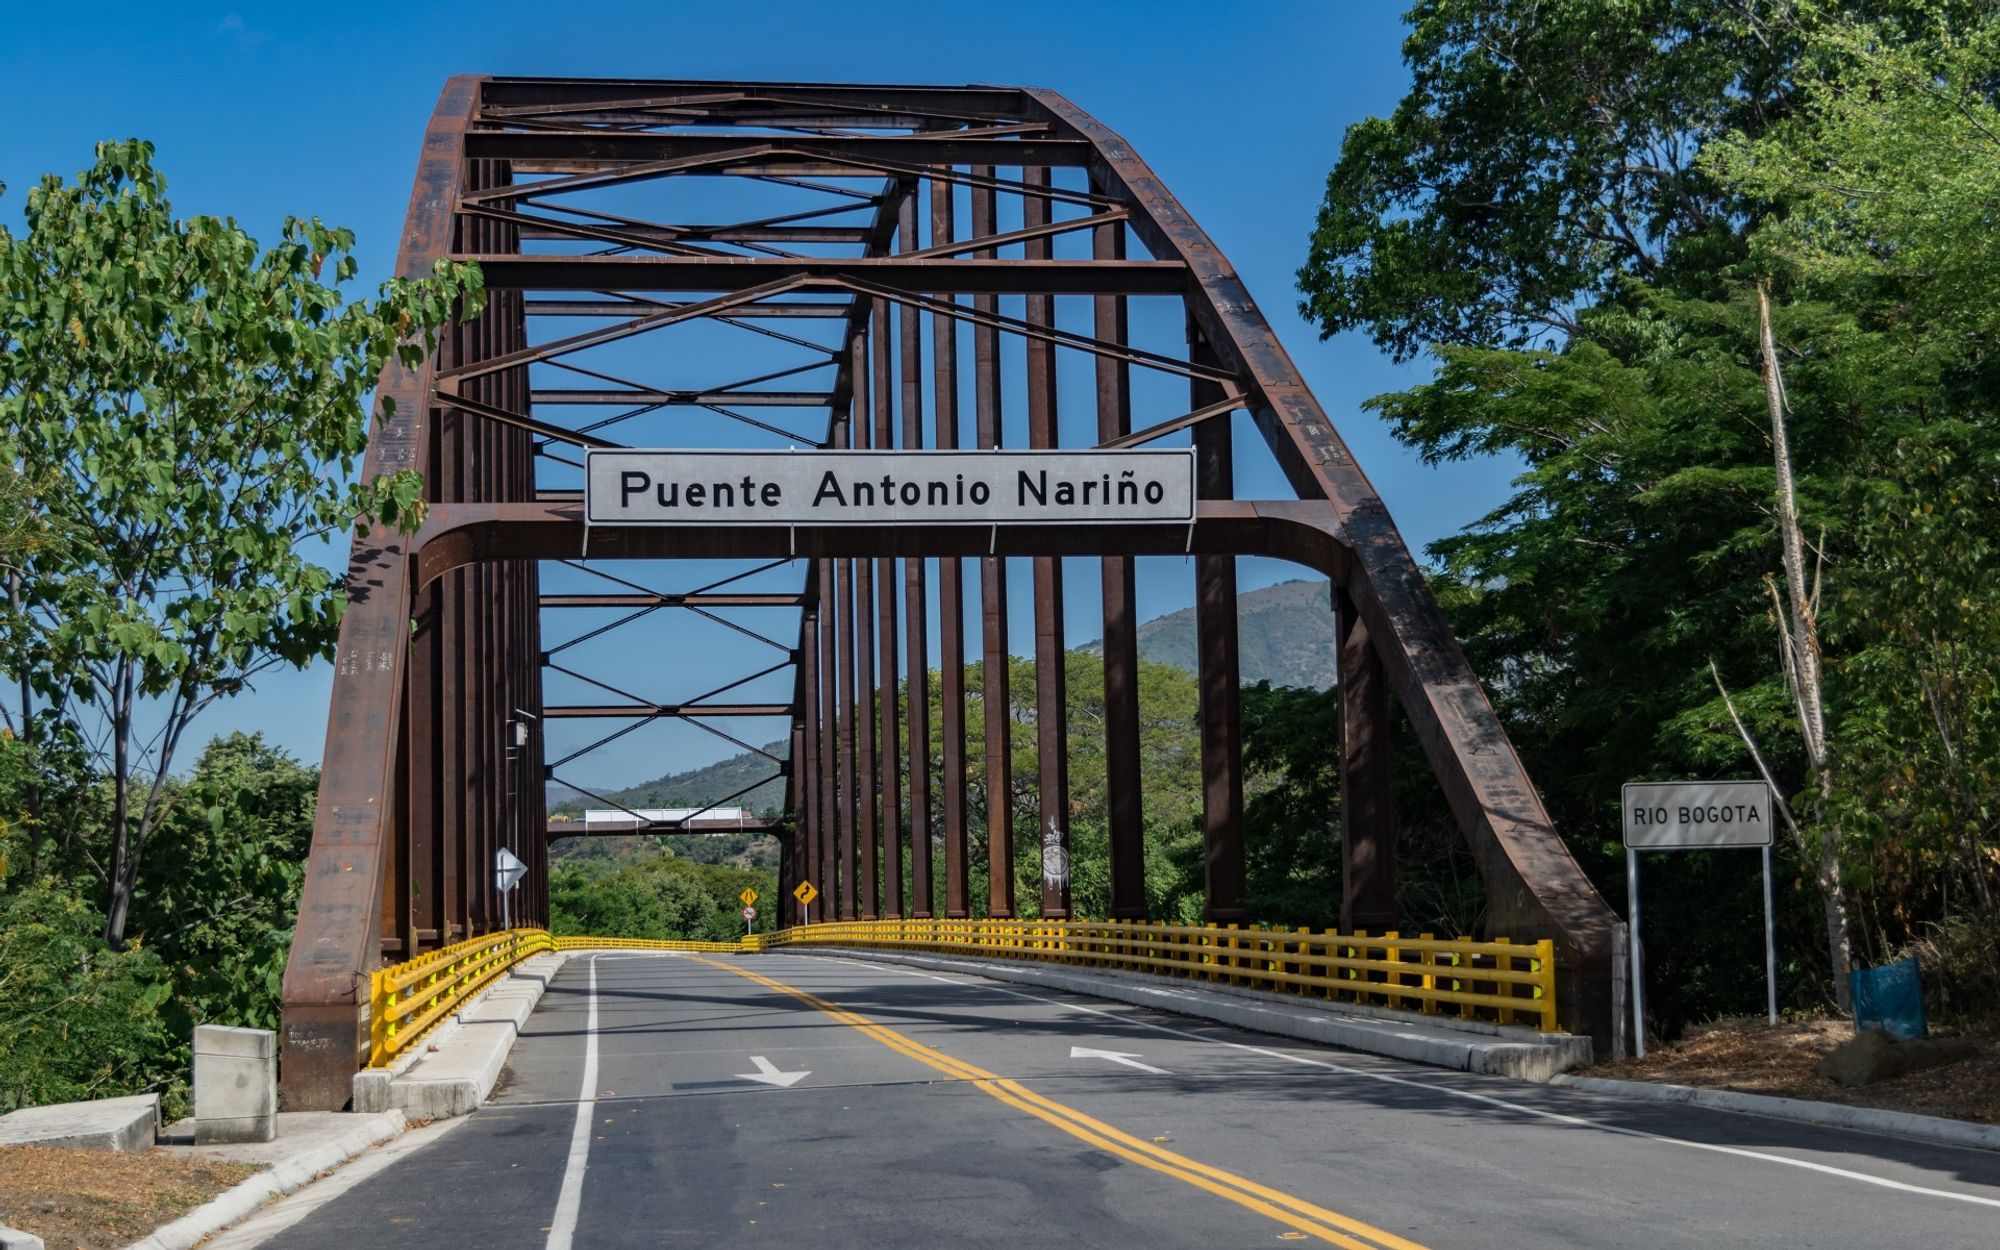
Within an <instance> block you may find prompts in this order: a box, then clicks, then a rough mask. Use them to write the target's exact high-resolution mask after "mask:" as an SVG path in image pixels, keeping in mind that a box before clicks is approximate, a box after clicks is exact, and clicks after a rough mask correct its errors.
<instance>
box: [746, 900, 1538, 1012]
mask: <svg viewBox="0 0 2000 1250" xmlns="http://www.w3.org/2000/svg"><path fill="white" fill-rule="evenodd" d="M786 946H853V947H863V948H867V947H878V948H893V949H897V950H922V951H933V952H936V953H938V954H945V955H986V956H997V957H1000V958H1004V959H1034V960H1042V961H1046V962H1051V963H1065V964H1074V965H1077V966H1080V967H1090V968H1110V969H1118V970H1122V971H1131V972H1150V973H1157V974H1164V975H1169V976H1179V977H1187V978H1193V979H1197V980H1205V981H1213V982H1216V983H1218V984H1226V985H1236V986H1244V987H1247V988H1251V989H1260V990H1270V991H1274V992H1278V993H1292V994H1302V995H1308V996H1311V997H1318V998H1326V999H1332V1000H1335V1001H1340V1002H1352V1003H1364V1004H1373V1005H1377V1006H1385V1007H1394V1008H1402V1009H1407V1010H1414V1011H1420V1012H1424V1013H1426V1014H1437V1013H1441V1012H1451V1013H1453V1014H1456V1015H1458V1016H1460V1017H1463V1018H1466V1019H1472V1018H1485V1019H1491V1020H1494V1021H1496V1022H1497V1023H1500V1024H1515V1023H1521V1024H1532V1025H1534V1026H1535V1027H1537V1028H1539V1029H1541V1030H1542V1031H1543V1032H1554V1031H1555V1029H1556V1001H1555V1000H1556V993H1555V963H1556V961H1555V943H1553V942H1551V941H1548V940H1546V939H1545V940H1543V941H1540V942H1536V943H1534V944H1532V945H1528V944H1519V945H1517V944H1515V943H1513V942H1510V941H1508V940H1507V939H1505V938H1495V939H1492V940H1489V941H1484V942H1479V941H1474V940H1472V939H1471V938H1437V937H1433V936H1432V935H1430V934H1428V933H1425V934H1420V935H1418V936H1416V937H1403V936H1401V935H1400V934H1396V933H1383V934H1378V935H1375V936H1370V935H1368V934H1366V933H1336V932H1333V931H1331V930H1327V931H1323V932H1320V933H1314V932H1312V931H1311V930H1310V929H1303V928H1301V929H1267V928H1251V929H1241V928H1238V927H1236V926H1235V925H1227V926H1221V925H1169V924H1152V923H1147V922H1142V921H1120V920H842V921H832V922H828V923H824V924H815V925H808V926H806V927H804V928H795V929H785V930H782V931H780V932H778V933H775V934H771V935H769V936H768V937H767V938H765V939H764V940H763V941H761V942H759V943H757V944H756V946H755V947H753V948H750V949H757V950H772V949H778V948H781V947H786Z"/></svg>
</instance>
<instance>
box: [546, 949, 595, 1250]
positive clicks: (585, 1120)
mask: <svg viewBox="0 0 2000 1250" xmlns="http://www.w3.org/2000/svg"><path fill="white" fill-rule="evenodd" d="M596 1111H597V956H595V955H592V956H591V957H590V1011H589V1014H588V1016H587V1017H586V1018H585V1020H584V1025H583V1088H582V1091H581V1092H580V1093H578V1094H577V1100H576V1127H575V1128H573V1129H571V1130H570V1134H569V1161H568V1162H567V1163H565V1164H564V1165H563V1181H562V1195H561V1196H560V1197H558V1198H557V1199H556V1216H555V1219H553V1220H551V1221H550V1222H549V1241H548V1250H570V1239H571V1238H573V1237H575V1236H576V1216H577V1212H578V1211H579V1210H580V1209H581V1208H582V1205H583V1172H584V1169H585V1168H587V1167H589V1166H590V1121H591V1117H592V1116H593V1115H595V1114H596Z"/></svg>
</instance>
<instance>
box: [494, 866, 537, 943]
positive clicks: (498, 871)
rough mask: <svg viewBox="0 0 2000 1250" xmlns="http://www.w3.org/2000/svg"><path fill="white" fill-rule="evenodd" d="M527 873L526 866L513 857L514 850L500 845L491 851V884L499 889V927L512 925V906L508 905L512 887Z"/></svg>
mask: <svg viewBox="0 0 2000 1250" xmlns="http://www.w3.org/2000/svg"><path fill="white" fill-rule="evenodd" d="M527 875H528V866H527V865H526V864H524V863H522V862H521V861H520V860H519V859H516V858H515V857H514V852H512V851H510V850H508V849H507V848H506V847H504V846H503V847H501V848H500V849H499V850H497V851H495V852H493V884H494V886H495V888H497V889H498V890H499V891H500V927H501V928H502V929H511V928H513V927H514V917H513V908H512V907H511V906H510V905H509V903H510V900H511V899H512V896H513V893H514V887H515V886H517V885H519V884H521V878H522V877H525V876H527Z"/></svg>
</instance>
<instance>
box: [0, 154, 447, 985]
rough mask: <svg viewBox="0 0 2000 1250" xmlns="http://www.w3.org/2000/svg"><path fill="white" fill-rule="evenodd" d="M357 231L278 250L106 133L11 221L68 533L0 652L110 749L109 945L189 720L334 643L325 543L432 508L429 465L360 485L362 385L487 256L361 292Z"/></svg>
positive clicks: (41, 411) (432, 318) (32, 575)
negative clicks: (189, 210)
mask: <svg viewBox="0 0 2000 1250" xmlns="http://www.w3.org/2000/svg"><path fill="white" fill-rule="evenodd" d="M352 249H353V236H352V234H351V233H349V232H348V231H345V230H338V229H333V228H330V227H328V226H325V225H323V224H322V223H320V222H319V221H318V220H316V219H315V220H309V221H301V220H297V219H288V220H287V221H286V222H285V224H284V227H283V231H282V238H281V241H280V243H279V244H278V245H277V246H276V247H273V248H270V249H268V250H260V249H259V247H258V245H257V243H256V242H255V240H253V239H251V238H250V237H249V236H248V235H247V234H245V233H244V232H243V231H242V230H241V229H239V228H238V227H237V226H236V224H235V222H234V221H227V220H217V219H215V218H212V217H194V218H191V219H188V220H185V221H183V220H177V219H176V218H175V217H174V215H173V211H172V206H171V204H170V203H169V202H168V200H167V198H166V183H165V180H164V178H162V177H161V176H160V174H159V172H158V171H157V170H156V169H155V168H154V165H153V150H152V147H151V145H149V144H146V143H142V142H137V141H130V142H122V143H104V144H100V145H99V146H98V149H97V161H96V164H95V165H94V166H92V168H90V169H88V170H85V171H84V172H83V173H82V174H80V175H79V176H78V178H77V180H76V182H75V184H74V185H67V184H65V183H63V182H62V181H61V180H60V179H58V178H56V177H54V176H49V177H46V178H44V179H43V180H42V181H41V183H40V185H38V186H37V187H35V188H34V189H32V190H31V191H30V192H29V193H28V204H27V232H26V234H25V235H23V236H21V237H19V238H16V237H14V236H13V235H11V234H10V233H8V232H6V231H5V230H0V422H4V428H6V429H7V430H9V431H11V432H12V434H13V437H14V440H15V445H14V447H13V449H12V450H13V453H14V456H15V457H16V460H17V471H18V472H19V473H20V474H21V475H22V476H23V477H25V478H27V479H28V480H29V481H34V482H48V483H50V486H49V488H48V489H47V491H46V493H44V494H43V495H42V498H41V503H42V506H43V507H44V508H45V509H46V510H47V511H48V512H49V513H50V514H51V515H52V516H54V517H56V518H58V519H59V521H60V523H61V524H62V525H63V526H64V527H65V528H66V529H67V530H68V531H69V532H70V533H71V534H72V535H73V537H74V539H75V545H74V548H73V550H71V551H68V552H66V553H56V552H52V551H50V550H46V549H45V550H41V551H36V552H32V553H30V554H29V555H28V556H27V557H26V559H25V560H24V561H23V567H22V571H21V574H20V582H21V585H20V593H19V596H18V597H17V599H16V600H15V602H14V604H12V605H10V607H9V609H8V610H7V611H6V613H5V617H4V634H5V647H6V660H5V662H6V666H7V668H8V669H9V670H10V671H11V672H12V673H13V674H14V675H15V676H17V677H20V676H22V675H25V676H26V678H27V680H28V683H29V684H30V685H31V686H32V687H33V689H34V691H35V692H36V693H38V694H40V695H41V696H42V697H43V698H44V699H46V700H48V701H50V702H51V703H52V704H53V705H54V706H55V707H56V708H57V709H58V711H59V712H61V713H62V714H63V715H65V716H66V717H68V718H69V719H71V720H72V721H74V722H77V723H79V724H82V725H84V727H85V730H86V732H87V734H88V735H89V736H90V737H91V738H92V740H93V743H94V746H95V748H96V750H97V751H98V752H99V755H100V758H101V759H102V761H103V766H104V768H105V771H106V773H107V776H108V778H109V781H110V785H111V788H112V792H113V793H112V814H111V848H110V854H109V857H108V858H109V862H108V863H107V864H106V865H105V876H106V906H105V912H106V922H105V938H106V940H107V941H109V942H111V943H112V944H114V945H116V944H118V943H120V942H122V941H123V939H124V936H125V932H126V927H127V924H128V920H129V916H130V912H131V907H132V899H133V894H134V891H135V890H136V888H137V886H138V881H139V870H140V866H141V864H142V863H143V861H144V857H145V854H146V850H147V846H148V844H149V842H150V841H151V840H152V838H153V836H154V834H155V833H156V832H157V831H158V830H159V828H160V825H161V822H162V820H163V819H164V816H165V803H166V800H167V799H168V784H167V782H168V777H169V775H170V770H171V768H172V766H173V762H174V759H175V755H176V751H177V749H178V748H179V746H180V743H181V740H182V737H183V735H184V734H185V733H186V731H187V728H188V726H189V724H190V723H191V722H192V721H193V720H194V718H195V717H196V716H198V715H199V714H200V712H201V711H202V710H203V709H204V708H206V707H207V706H208V705H209V704H211V703H213V702H214V701H215V700H216V699H218V698H221V697H223V696H225V695H229V694H233V693H236V692H238V691H241V690H243V689H246V688H247V687H248V686H249V685H250V684H251V683H252V682H253V681H254V680H255V678H256V677H257V675H258V674H260V673H263V672H265V671H267V670H269V669H271V668H273V667H276V666H279V665H286V664H290V665H302V664H305V663H306V662H308V661H310V660H312V659H314V658H318V657H326V656H329V655H330V653H331V648H332V644H333V640H334V637H335V631H336V627H337V625H338V622H339V617H340V611H341V606H342V604H343V603H344V597H343V596H344V588H343V587H342V585H341V583H340V579H339V578H338V577H337V576H336V575H335V574H333V573H331V572H329V571H328V570H327V569H326V568H325V567H323V566H322V565H321V564H319V563H316V562H315V561H314V559H313V558H312V555H313V546H314V544H316V543H318V542H320V541H322V540H325V539H328V538H331V537H332V536H334V535H335V534H337V533H338V532H339V531H340V530H342V529H343V528H345V527H347V526H349V525H350V524H353V523H355V520H356V518H370V517H380V518H382V519H384V520H386V521H388V522H390V523H397V524H403V525H411V524H414V523H415V522H416V521H418V520H420V518H421V500H422V483H421V482H420V481H418V480H417V478H416V475H415V474H413V473H407V472H405V473H398V474H394V475H389V476H386V477H383V478H380V479H377V480H375V481H369V482H362V481H357V480H355V471H356V467H357V464H358V459H359V456H360V453H361V451H362V449H363V446H364V444H365V442H366V432H367V415H368V409H367V404H366V396H367V394H368V392H369V388H370V386H371V385H372V383H373V380H374V378H375V376H376V375H377V374H378V373H379V371H380V370H381V368H382V366H383V364H384V363H385V362H386V361H387V360H388V359H389V358H390V356H391V355H392V354H396V355H399V356H400V357H401V358H402V359H404V360H405V361H406V362H409V363H414V362H416V361H418V360H420V359H421V358H422V357H423V356H424V355H425V354H427V352H428V350H429V348H430V346H431V343H432V339H433V335H434V332H435V331H436V329H437V328H438V327H439V326H441V325H443V324H444V322H445V321H446V319H447V317H448V316H449V315H450V314H451V313H452V311H453V309H454V306H455V301H458V300H460V299H461V298H463V299H464V300H466V301H467V302H468V307H470V306H471V305H473V304H476V302H477V299H478V293H479V281H478V275H477V273H476V272H475V271H473V270H471V269H469V268H467V267H464V266H459V265H454V264H451V263H449V262H446V261H442V260H441V261H440V262H438V264H437V266H436V269H435V271H434V276H433V277H431V278H427V279H423V280H417V281H402V280H398V281H394V282H390V283H388V284H386V285H385V286H384V287H383V288H382V290H381V292H380V295H379V297H378V298H377V299H375V300H372V301H369V300H357V301H353V302H349V301H348V300H347V296H346V291H345V290H344V287H345V286H346V285H347V284H349V283H351V282H352V280H353V278H354V274H355V262H354V259H353V256H352ZM323 276H324V277H326V278H328V279H330V280H328V281H322V277H323ZM142 726H143V727H144V728H145V729H147V730H150V731H151V732H150V733H149V734H148V736H146V737H144V738H142V737H141V736H140V734H141V729H142Z"/></svg>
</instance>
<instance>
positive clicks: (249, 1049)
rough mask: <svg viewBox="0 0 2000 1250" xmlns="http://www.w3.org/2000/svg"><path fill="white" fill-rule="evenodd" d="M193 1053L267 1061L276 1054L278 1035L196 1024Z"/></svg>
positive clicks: (227, 1026)
mask: <svg viewBox="0 0 2000 1250" xmlns="http://www.w3.org/2000/svg"><path fill="white" fill-rule="evenodd" d="M194 1053H195V1054H197V1055H240V1056H242V1057H243V1058H245V1059H269V1058H272V1057H273V1056H275V1055H276V1054H277V1053H278V1035H277V1034H276V1033H274V1032H272V1031H271V1030H270V1029H239V1028H233V1027H231V1026H230V1025H226V1024H198V1025H196V1026H195V1029H194Z"/></svg>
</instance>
